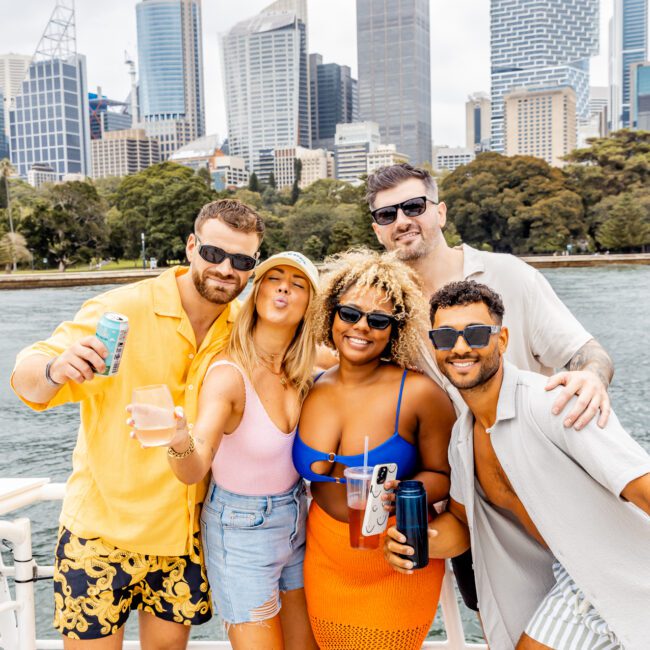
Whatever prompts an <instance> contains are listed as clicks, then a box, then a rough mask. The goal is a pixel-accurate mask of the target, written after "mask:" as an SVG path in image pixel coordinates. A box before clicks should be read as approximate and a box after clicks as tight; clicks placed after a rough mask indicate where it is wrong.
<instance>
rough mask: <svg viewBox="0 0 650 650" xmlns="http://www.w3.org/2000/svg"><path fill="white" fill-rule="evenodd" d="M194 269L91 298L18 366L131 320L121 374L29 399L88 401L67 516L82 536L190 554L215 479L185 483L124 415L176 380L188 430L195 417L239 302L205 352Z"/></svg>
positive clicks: (216, 327)
mask: <svg viewBox="0 0 650 650" xmlns="http://www.w3.org/2000/svg"><path fill="white" fill-rule="evenodd" d="M186 272H187V268H183V267H177V268H173V269H169V270H168V271H165V272H164V273H162V274H161V275H160V276H158V277H157V278H154V279H150V280H144V281H142V282H137V283H135V284H131V285H128V286H124V287H120V288H118V289H114V290H112V291H108V292H106V293H104V294H101V295H99V296H97V297H95V298H92V299H91V300H88V301H87V302H86V303H84V305H83V306H82V307H81V309H80V310H79V312H78V313H77V315H76V316H75V318H74V320H73V321H67V322H64V323H62V324H61V325H59V326H58V327H57V328H56V330H55V331H54V333H53V334H52V336H51V337H50V338H49V339H47V340H46V341H40V342H38V343H35V344H34V345H32V346H30V347H28V348H26V349H25V350H22V351H21V352H20V353H19V355H18V358H17V364H18V363H20V361H21V360H22V359H23V358H25V357H26V356H28V355H32V354H45V355H47V356H55V355H58V354H61V353H62V352H63V351H64V350H65V349H66V348H68V347H69V346H70V345H71V344H72V343H74V342H75V341H77V340H79V339H81V338H83V337H84V336H88V335H92V334H94V333H95V330H96V328H97V323H98V322H99V319H100V318H101V316H102V314H104V313H105V312H107V311H114V312H119V313H121V314H124V315H125V316H127V317H128V319H129V333H128V337H127V340H126V345H125V348H124V355H123V357H122V362H121V365H120V369H119V372H118V373H117V375H114V376H112V377H101V376H96V377H95V378H94V379H93V380H92V381H90V382H84V383H83V384H76V383H75V382H72V381H70V382H67V383H66V384H65V385H64V386H63V387H62V388H61V389H60V390H59V392H58V393H57V394H56V395H55V396H54V397H53V398H52V400H51V401H50V402H49V403H47V404H35V403H33V402H29V401H27V400H23V401H24V402H25V403H26V404H27V405H28V406H30V407H31V408H33V409H34V410H36V411H42V410H45V409H48V408H51V407H53V406H58V405H59V404H65V403H67V402H80V403H81V424H80V427H79V434H78V437H77V444H76V446H75V449H74V453H73V456H72V474H71V476H70V478H69V479H68V482H67V486H66V494H65V499H64V501H63V509H62V511H61V517H60V522H61V524H62V525H64V526H65V527H66V528H68V529H69V530H70V531H72V532H73V533H74V534H75V535H78V536H80V537H86V538H88V537H102V538H103V539H105V540H106V541H108V542H109V543H111V544H114V545H115V546H117V547H119V548H122V549H124V550H128V551H133V552H136V553H147V554H151V555H184V554H186V553H189V550H190V548H191V545H190V540H191V536H192V535H193V533H194V532H195V531H196V530H198V515H199V510H200V504H201V502H202V501H203V498H204V496H205V490H206V486H207V477H206V480H204V481H203V482H201V483H199V484H197V485H193V486H187V485H185V484H183V483H181V482H180V481H179V480H178V479H177V478H176V477H175V476H174V474H173V472H172V471H171V469H170V467H169V464H168V462H167V449H166V448H160V447H153V448H147V449H143V448H141V446H140V445H139V443H138V442H136V441H134V440H131V439H130V438H129V427H128V426H127V425H126V419H127V417H128V414H127V413H126V411H125V408H126V406H127V404H129V403H130V402H131V397H132V392H133V389H134V388H136V387H138V386H146V385H150V384H167V386H168V387H169V389H170V391H171V394H172V397H173V398H174V403H175V404H177V405H181V406H183V408H184V409H185V415H186V418H187V421H188V423H189V425H190V426H191V425H192V424H193V423H194V421H195V419H196V412H197V405H198V394H199V388H200V385H201V381H202V379H203V377H204V375H205V372H206V370H207V368H208V365H209V364H210V361H211V360H212V359H213V357H214V356H215V355H216V354H217V353H218V352H220V351H221V350H222V349H223V347H224V346H225V344H226V341H227V340H228V336H229V334H230V330H231V326H232V321H233V318H234V316H235V313H236V312H237V311H238V304H237V303H231V304H230V305H227V306H226V308H225V309H224V311H223V313H222V314H221V315H220V316H219V318H217V320H216V321H215V322H214V323H213V324H212V327H211V328H210V331H209V332H208V334H207V335H206V337H205V339H204V340H203V342H202V344H201V346H200V347H199V348H198V349H197V347H196V342H195V337H194V330H193V329H192V326H191V324H190V321H189V319H188V317H187V314H186V313H185V311H184V310H183V307H182V305H181V300H180V295H179V292H178V287H177V283H176V278H177V277H178V276H179V275H181V274H183V273H186ZM12 385H13V380H12ZM21 399H22V398H21ZM44 453H45V450H44Z"/></svg>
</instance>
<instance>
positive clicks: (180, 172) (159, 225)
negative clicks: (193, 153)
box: [115, 161, 215, 264]
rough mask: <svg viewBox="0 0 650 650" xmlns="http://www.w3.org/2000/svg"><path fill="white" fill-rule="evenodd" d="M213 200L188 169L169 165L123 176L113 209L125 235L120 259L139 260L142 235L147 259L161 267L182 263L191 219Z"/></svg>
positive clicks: (208, 191)
mask: <svg viewBox="0 0 650 650" xmlns="http://www.w3.org/2000/svg"><path fill="white" fill-rule="evenodd" d="M214 197H215V193H214V192H213V191H212V190H211V189H209V188H208V187H206V185H205V183H204V181H203V180H202V179H201V178H200V177H198V176H197V175H196V174H195V173H194V172H193V171H192V170H191V169H190V168H189V167H184V166H182V165H178V164H176V163H173V162H169V161H167V162H164V163H160V164H159V165H153V166H151V167H148V168H147V169H145V170H143V171H141V172H138V173H137V174H133V175H131V176H126V177H125V178H123V179H122V182H121V183H120V186H119V188H118V191H117V201H116V205H115V207H116V208H117V210H118V212H119V214H120V215H121V219H122V225H123V228H124V230H123V232H125V233H126V240H125V242H124V255H125V256H126V257H128V258H130V259H136V258H137V257H139V256H140V246H141V242H140V233H144V234H145V239H146V244H147V254H148V255H149V256H152V257H157V258H158V260H159V262H160V263H161V264H166V263H168V262H169V261H176V260H183V259H184V258H185V243H186V240H187V236H188V235H189V234H190V233H191V232H192V229H193V227H194V219H195V218H196V216H197V214H198V213H199V211H200V210H201V208H202V207H203V206H204V205H205V204H206V203H209V202H210V201H212V200H213V199H214Z"/></svg>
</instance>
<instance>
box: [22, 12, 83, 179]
mask: <svg viewBox="0 0 650 650" xmlns="http://www.w3.org/2000/svg"><path fill="white" fill-rule="evenodd" d="M86 88H87V85H86V57H85V56H83V55H81V54H78V53H77V51H76V32H75V15H74V8H73V0H58V2H57V5H56V7H55V8H54V11H53V12H52V16H51V17H50V20H49V22H48V24H47V27H46V28H45V32H44V33H43V36H42V38H41V40H40V42H39V44H38V47H37V48H36V53H35V54H34V57H33V59H32V62H31V64H30V65H29V68H28V70H27V75H26V77H25V79H24V80H23V81H22V83H21V85H20V90H19V91H18V92H17V94H16V96H15V98H14V102H13V106H12V108H11V110H10V119H11V162H12V163H13V165H14V167H16V169H17V171H18V173H19V175H20V176H21V177H22V178H27V175H28V172H29V170H30V169H31V167H32V165H34V164H36V165H45V166H49V167H51V168H52V169H53V170H54V171H55V172H56V174H57V176H58V178H61V177H62V176H63V175H64V174H84V175H89V174H90V137H89V123H88V92H87V90H86Z"/></svg>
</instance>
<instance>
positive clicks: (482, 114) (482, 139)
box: [465, 93, 492, 151]
mask: <svg viewBox="0 0 650 650" xmlns="http://www.w3.org/2000/svg"><path fill="white" fill-rule="evenodd" d="M491 121H492V105H491V103H490V97H489V95H488V94H487V93H474V94H473V95H470V96H469V97H468V98H467V101H466V102H465V133H466V136H467V138H466V144H465V146H466V147H467V148H468V149H473V150H474V151H485V150H486V149H489V147H490V123H491Z"/></svg>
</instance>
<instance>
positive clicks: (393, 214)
mask: <svg viewBox="0 0 650 650" xmlns="http://www.w3.org/2000/svg"><path fill="white" fill-rule="evenodd" d="M427 201H429V203H433V205H438V203H437V202H436V201H432V200H431V199H429V198H427V197H426V196H416V197H415V198H414V199H407V200H406V201H402V202H401V203H396V204H395V205H387V206H385V207H383V208H377V209H376V210H371V211H370V214H371V215H372V218H373V220H374V222H375V223H376V224H377V225H379V226H388V225H389V224H391V223H393V221H395V219H397V211H398V210H399V209H400V208H401V210H402V212H403V213H404V216H406V217H419V216H420V215H421V214H424V211H425V210H426V209H427Z"/></svg>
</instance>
